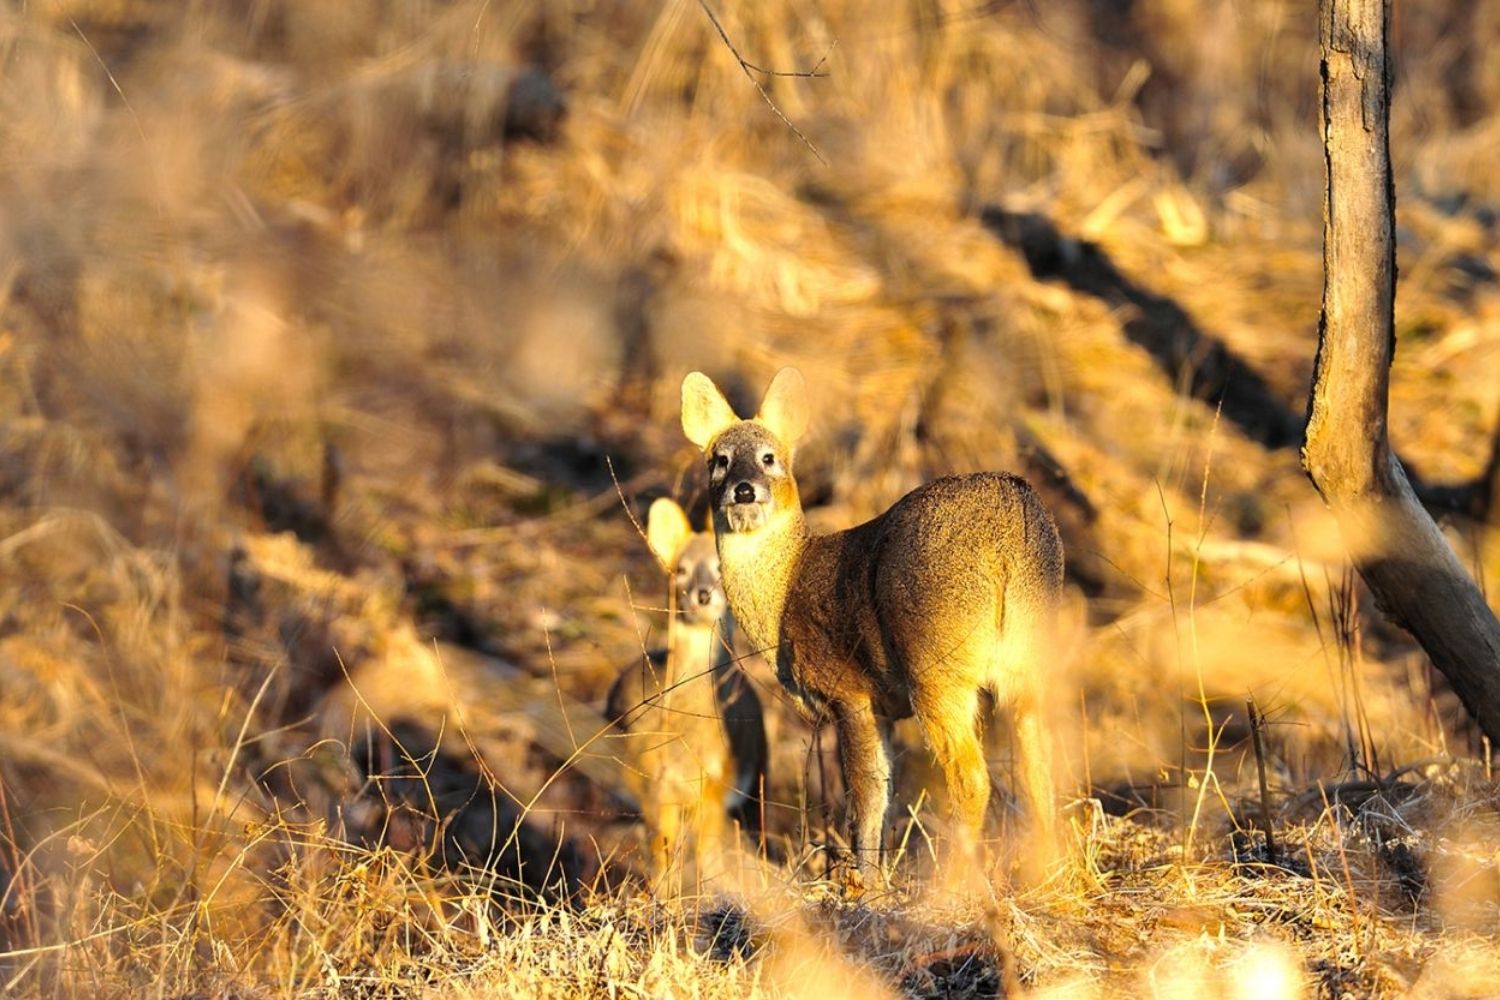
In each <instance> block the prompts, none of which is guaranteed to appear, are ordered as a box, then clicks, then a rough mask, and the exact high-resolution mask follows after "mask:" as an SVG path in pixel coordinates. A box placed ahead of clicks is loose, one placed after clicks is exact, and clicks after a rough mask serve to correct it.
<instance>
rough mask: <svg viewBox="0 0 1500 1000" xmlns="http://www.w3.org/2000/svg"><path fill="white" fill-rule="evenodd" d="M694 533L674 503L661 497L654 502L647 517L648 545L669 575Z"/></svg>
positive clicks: (679, 508)
mask: <svg viewBox="0 0 1500 1000" xmlns="http://www.w3.org/2000/svg"><path fill="white" fill-rule="evenodd" d="M692 533H693V526H692V525H691V524H689V523H688V519H687V515H686V514H684V513H683V512H682V508H681V507H679V506H677V504H676V503H675V502H674V501H672V500H668V499H667V498H666V497H661V498H659V499H657V500H655V501H653V502H652V504H651V512H650V513H648V514H647V515H646V544H647V545H649V546H651V551H652V552H653V553H655V555H656V559H657V561H658V562H660V563H661V564H662V567H663V568H664V569H665V570H666V571H667V572H668V573H670V572H672V565H673V563H674V562H675V561H676V559H677V554H678V553H679V552H681V551H682V546H683V544H684V543H685V542H686V541H687V538H688V536H689V535H691V534H692Z"/></svg>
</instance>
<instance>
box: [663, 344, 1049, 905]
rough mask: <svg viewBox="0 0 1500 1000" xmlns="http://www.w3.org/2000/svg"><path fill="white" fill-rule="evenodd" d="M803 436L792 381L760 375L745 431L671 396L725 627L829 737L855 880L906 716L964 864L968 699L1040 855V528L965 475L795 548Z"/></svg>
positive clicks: (1043, 759) (981, 779)
mask: <svg viewBox="0 0 1500 1000" xmlns="http://www.w3.org/2000/svg"><path fill="white" fill-rule="evenodd" d="M806 426H807V403H806V390H805V388H804V383H803V380H802V376H801V375H800V374H799V373H798V372H797V370H796V369H793V368H783V369H782V370H781V371H780V372H778V373H777V374H776V377H775V378H774V379H773V380H772V382H771V385H770V388H769V389H767V390H766V395H765V398H764V400H763V401H762V403H761V407H760V412H759V414H758V415H757V416H756V417H755V418H754V419H752V420H741V419H740V418H739V417H737V416H736V415H735V413H734V410H733V409H732V408H731V407H730V406H729V403H728V402H727V401H726V400H725V399H724V396H723V394H722V393H720V392H719V390H718V388H717V387H716V386H715V385H714V384H713V382H712V381H711V380H710V379H709V378H708V377H707V376H705V375H703V374H702V373H700V372H693V373H692V374H690V375H688V376H687V378H686V379H685V380H684V381H683V383H682V427H683V431H684V432H685V433H686V434H687V437H688V440H690V441H692V442H693V443H694V444H695V445H697V446H698V447H699V448H702V449H703V454H704V456H705V458H706V459H707V463H708V475H709V503H710V507H711V509H712V511H713V521H714V533H715V537H716V539H717V544H718V551H719V558H720V566H721V570H722V573H723V577H724V589H725V593H726V595H727V596H728V599H729V608H730V611H731V612H732V613H733V615H734V617H735V619H736V620H737V621H738V623H739V626H740V628H742V629H744V631H745V634H746V636H747V637H748V638H749V639H750V641H751V642H752V643H753V644H754V645H755V646H756V647H757V648H758V649H759V650H760V651H761V652H763V653H764V654H765V655H766V656H767V657H768V658H774V660H773V662H774V663H775V666H776V674H777V677H778V679H779V680H780V681H781V683H782V685H783V686H785V688H786V689H787V691H788V692H789V693H790V694H791V695H792V697H793V698H794V700H796V701H797V703H798V704H799V706H800V707H801V708H802V710H803V711H804V712H805V713H807V714H809V715H812V716H814V717H816V718H820V719H821V718H831V719H832V721H833V722H834V724H835V726H836V727H837V730H838V735H839V752H840V759H841V763H842V767H843V774H844V784H845V786H846V788H847V789H848V791H849V796H850V800H851V803H850V804H851V807H852V813H853V823H852V825H853V831H852V833H853V835H852V837H851V843H852V847H853V849H854V854H855V858H856V861H857V863H858V865H859V869H860V870H861V871H863V872H873V873H875V874H876V875H877V876H883V869H882V868H881V865H880V851H881V846H882V844H881V841H882V834H883V830H884V823H885V813H886V808H887V805H888V803H889V798H890V788H889V784H890V772H891V761H890V751H889V728H890V724H891V722H892V721H894V720H897V719H902V718H905V717H908V716H910V715H912V714H915V715H916V717H917V719H918V720H919V722H920V724H921V726H922V731H923V733H924V735H925V737H926V740H927V743H928V745H929V747H930V748H931V750H932V753H933V755H934V756H935V757H936V758H937V761H938V763H939V764H940V765H941V767H942V769H943V772H944V776H945V778H946V781H947V785H948V792H949V799H950V802H951V807H952V810H953V813H954V818H955V819H956V821H957V823H958V826H959V834H960V841H961V843H962V844H965V845H967V849H968V850H972V849H973V847H974V846H975V843H976V841H975V838H977V835H978V832H979V829H980V827H981V824H982V822H983V819H984V813H985V807H986V804H987V803H988V800H989V793H990V778H989V769H988V766H987V764H986V761H985V758H984V752H983V749H982V743H981V739H980V729H979V725H980V719H979V713H980V706H981V692H985V691H988V692H989V693H990V695H991V696H992V698H993V700H994V702H995V703H996V704H997V705H1008V706H1009V707H1010V710H1011V711H1010V715H1011V720H1012V725H1013V729H1014V740H1013V743H1014V746H1015V748H1016V753H1017V756H1018V758H1019V768H1018V770H1019V772H1020V778H1021V782H1022V785H1023V788H1022V794H1023V797H1024V798H1025V800H1026V801H1027V803H1028V804H1029V806H1030V811H1031V813H1032V816H1033V821H1034V822H1035V824H1036V825H1037V827H1038V832H1039V833H1040V834H1042V836H1043V839H1044V842H1045V843H1047V844H1050V843H1051V840H1052V825H1053V808H1054V805H1053V801H1052V772H1051V763H1050V760H1051V755H1050V753H1049V749H1048V737H1047V734H1046V733H1045V732H1044V727H1043V718H1042V713H1041V687H1042V681H1043V677H1042V673H1043V671H1044V670H1046V669H1047V667H1048V666H1049V664H1048V663H1047V662H1046V661H1047V659H1048V657H1047V653H1046V651H1047V647H1048V645H1049V641H1050V639H1051V638H1052V636H1051V632H1052V629H1053V627H1054V625H1053V622H1054V613H1055V610H1056V608H1057V606H1058V603H1059V599H1060V596H1061V593H1062V586H1063V552H1062V541H1061V539H1060V538H1059V537H1058V533H1057V528H1056V526H1055V525H1054V524H1053V521H1052V517H1051V515H1050V514H1049V513H1048V512H1047V509H1046V507H1045V506H1044V505H1043V504H1042V501H1041V500H1040V498H1039V497H1038V496H1037V494H1036V492H1035V491H1034V490H1033V489H1032V488H1031V487H1030V486H1029V485H1028V484H1027V483H1026V482H1025V481H1024V480H1022V479H1019V478H1017V477H1016V476H1012V475H1007V474H1004V473H994V472H982V473H977V474H974V475H969V476H951V477H946V478H943V479H938V480H935V481H933V482H931V483H928V484H927V485H925V486H922V487H919V488H918V489H915V490H913V491H912V492H910V493H908V494H907V495H906V496H905V497H903V498H902V499H901V500H899V501H897V502H896V504H895V505H894V506H892V507H891V508H890V509H889V510H887V511H886V512H885V513H884V514H881V515H880V516H879V517H876V518H875V519H873V520H871V521H867V522H866V523H864V524H861V525H859V526H858V527H855V528H850V529H848V530H846V531H839V532H834V533H832V534H827V535H813V534H810V533H809V531H808V527H807V522H806V520H805V519H804V517H803V513H802V503H801V500H800V499H799V496H798V492H797V482H796V479H795V478H794V477H793V474H792V460H793V453H794V449H795V447H796V445H797V441H798V440H799V439H800V438H801V437H802V434H803V432H804V430H805V429H806Z"/></svg>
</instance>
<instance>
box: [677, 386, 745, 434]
mask: <svg viewBox="0 0 1500 1000" xmlns="http://www.w3.org/2000/svg"><path fill="white" fill-rule="evenodd" d="M739 419H740V418H739V417H737V416H735V415H734V409H733V408H732V407H731V406H730V405H729V402H728V401H727V400H726V399H725V398H724V394H723V393H722V392H720V391H719V387H718V386H716V385H714V383H713V379H711V378H709V377H708V376H707V375H705V374H703V373H702V372H689V373H688V377H687V378H685V379H683V380H682V432H683V433H684V434H686V435H687V439H688V440H689V441H691V442H693V444H695V445H697V446H698V447H700V448H707V447H708V443H709V442H710V441H712V440H713V439H714V438H716V437H718V436H719V435H720V434H722V433H723V432H724V431H725V430H727V429H728V428H729V427H730V425H732V424H736V423H739Z"/></svg>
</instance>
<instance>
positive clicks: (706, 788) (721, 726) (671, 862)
mask: <svg viewBox="0 0 1500 1000" xmlns="http://www.w3.org/2000/svg"><path fill="white" fill-rule="evenodd" d="M646 540H647V542H648V543H649V544H650V546H651V551H652V552H653V553H655V554H656V557H657V559H658V560H660V562H661V564H662V566H663V567H665V568H666V570H667V571H668V573H670V574H671V577H672V582H671V597H672V602H671V603H672V606H671V607H669V609H668V611H669V613H670V615H671V617H670V619H669V621H668V624H667V648H666V649H665V650H657V651H653V652H650V653H647V654H646V655H645V656H643V657H642V658H641V659H640V660H638V661H636V662H633V663H631V664H629V665H628V666H626V667H625V669H624V670H623V671H621V673H620V675H619V677H618V678H617V679H616V680H615V683H614V685H613V686H612V687H611V688H610V691H609V695H608V697H607V699H606V701H605V709H604V712H605V716H606V717H607V718H609V719H611V720H613V721H615V722H616V723H617V724H618V725H619V726H620V728H622V729H624V730H625V731H626V732H627V734H628V736H627V754H626V756H627V757H628V759H629V763H630V768H631V772H632V773H633V774H634V775H635V776H636V779H637V780H636V784H637V788H636V791H637V792H638V793H639V795H640V798H641V805H642V814H643V817H644V819H645V821H646V830H647V836H648V839H649V842H650V857H651V865H652V869H653V872H652V874H653V876H654V877H656V878H658V879H660V878H662V877H663V876H664V875H666V874H667V873H668V872H670V871H674V870H677V865H678V862H679V861H680V858H679V857H678V855H679V853H680V849H681V846H682V844H683V843H684V841H685V840H686V841H688V842H691V844H692V845H693V852H694V856H695V858H696V859H697V863H698V867H699V870H700V872H701V871H702V870H703V865H704V862H705V861H707V860H709V859H710V857H711V854H712V852H714V851H717V850H720V849H722V848H723V847H724V846H726V839H725V820H726V818H733V819H735V820H736V821H737V822H739V824H740V826H741V827H742V828H743V829H744V831H745V832H746V833H747V834H749V835H750V836H751V837H752V839H754V840H756V841H757V842H760V843H761V846H764V844H763V841H762V837H763V830H762V823H761V819H762V817H761V811H762V809H761V802H762V801H763V798H762V796H763V794H764V788H765V781H766V761H767V746H766V731H765V722H764V716H763V713H762V710H761V704H760V699H759V697H757V696H756V694H755V689H754V688H753V687H751V685H750V681H749V679H748V678H747V677H746V676H745V674H744V672H743V671H742V670H741V669H740V668H739V666H738V665H737V664H736V663H735V662H734V661H733V658H732V656H731V655H730V652H729V650H730V642H729V635H728V624H727V623H728V621H729V619H728V617H727V616H726V614H725V611H726V607H725V600H724V589H723V587H722V585H721V582H720V578H719V557H718V554H717V552H715V550H714V541H713V536H712V535H711V534H709V533H707V532H694V531H693V530H692V527H691V525H690V524H689V522H688V519H687V515H686V514H684V513H683V511H682V508H681V507H679V506H678V505H677V504H676V503H674V502H673V501H671V500H667V499H665V498H664V499H660V500H657V501H656V502H655V503H653V504H652V505H651V510H650V513H649V514H648V516H647V519H646Z"/></svg>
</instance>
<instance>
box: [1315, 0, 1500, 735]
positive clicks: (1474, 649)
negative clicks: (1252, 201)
mask: <svg viewBox="0 0 1500 1000" xmlns="http://www.w3.org/2000/svg"><path fill="white" fill-rule="evenodd" d="M1319 23H1320V33H1321V42H1322V72H1323V107H1322V128H1323V148H1324V154H1325V157H1326V167H1327V175H1328V177H1327V179H1328V188H1327V201H1326V202H1325V204H1324V220H1323V268H1324V279H1323V316H1322V321H1321V323H1320V327H1319V331H1318V356H1317V361H1316V364H1315V367H1314V374H1313V388H1312V405H1311V409H1310V413H1309V418H1308V425H1307V440H1306V443H1305V445H1304V446H1303V449H1302V464H1303V467H1304V468H1305V469H1306V470H1307V472H1308V475H1309V476H1311V478H1312V481H1313V484H1314V485H1315V486H1317V488H1318V492H1319V493H1321V494H1322V496H1323V499H1324V501H1325V502H1326V503H1327V504H1328V506H1329V507H1330V508H1331V509H1332V511H1333V513H1334V515H1335V517H1336V518H1337V519H1338V522H1339V531H1340V533H1341V534H1342V535H1343V538H1344V544H1345V545H1346V546H1347V547H1348V549H1349V551H1350V554H1351V556H1352V558H1353V560H1354V564H1355V565H1356V566H1357V567H1358V569H1359V572H1360V575H1361V576H1362V577H1364V580H1365V583H1366V584H1367V585H1368V586H1369V588H1370V590H1371V592H1372V593H1374V595H1375V599H1376V601H1377V603H1378V604H1379V605H1380V607H1381V609H1382V610H1383V611H1384V612H1385V613H1386V614H1387V615H1389V616H1390V617H1391V618H1392V619H1394V620H1395V621H1397V622H1398V623H1400V624H1401V625H1403V626H1404V627H1405V628H1406V629H1408V630H1409V631H1410V632H1411V633H1412V635H1413V636H1415V637H1416V640H1417V641H1418V642H1419V643H1421V644H1422V648H1423V649H1424V650H1426V651H1427V655H1428V656H1430V657H1431V658H1432V663H1433V666H1435V667H1437V668H1438V670H1440V671H1441V672H1442V673H1443V676H1445V677H1447V678H1448V682H1449V684H1450V685H1451V686H1452V687H1453V690H1454V691H1455V692H1456V693H1457V694H1458V696H1459V698H1460V699H1461V700H1462V701H1463V703H1464V705H1465V707H1467V708H1468V710H1469V713H1470V714H1471V715H1473V716H1474V718H1475V719H1476V720H1477V721H1478V723H1479V726H1480V728H1481V729H1482V730H1483V731H1484V732H1485V734H1486V735H1488V736H1489V738H1490V741H1491V742H1492V743H1494V744H1496V745H1500V622H1497V621H1496V618H1495V613H1494V611H1492V610H1491V609H1490V607H1489V605H1487V604H1486V603H1485V600H1484V597H1483V595H1481V594H1480V592H1479V590H1478V588H1477V587H1476V586H1475V585H1474V582H1473V581H1472V580H1471V579H1470V578H1469V576H1468V574H1467V573H1466V572H1465V571H1464V569H1463V566H1462V565H1461V564H1460V563H1459V561H1458V557H1457V556H1456V555H1454V553H1453V550H1452V549H1451V548H1450V547H1449V545H1448V543H1447V540H1446V539H1444V537H1443V535H1442V533H1441V532H1439V531H1438V528H1437V525H1436V524H1434V523H1433V521H1432V519H1431V518H1430V517H1429V516H1428V515H1427V513H1426V511H1424V510H1423V509H1422V506H1421V505H1420V504H1419V503H1418V501H1417V498H1416V496H1415V494H1414V493H1413V492H1412V488H1411V484H1410V483H1409V482H1408V481H1407V478H1406V472H1405V471H1404V470H1403V469H1402V468H1401V463H1400V462H1399V461H1397V460H1396V456H1395V455H1394V454H1392V452H1391V447H1390V440H1389V438H1388V435H1387V429H1386V412H1387V409H1386V407H1387V396H1388V391H1387V390H1388V387H1389V381H1390V366H1391V358H1392V355H1393V354H1394V351H1395V326H1394V312H1393V310H1394V306H1395V297H1396V250H1395V240H1394V238H1393V234H1394V229H1395V207H1396V198H1395V192H1394V188H1393V187H1392V183H1391V157H1390V146H1389V141H1388V136H1387V125H1388V123H1389V117H1390V114H1389V101H1390V69H1389V65H1388V63H1387V52H1388V46H1387V37H1386V36H1387V33H1388V30H1389V27H1390V0H1319Z"/></svg>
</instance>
